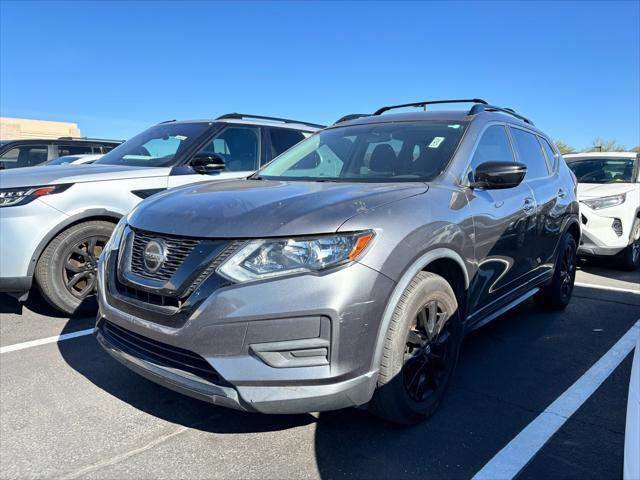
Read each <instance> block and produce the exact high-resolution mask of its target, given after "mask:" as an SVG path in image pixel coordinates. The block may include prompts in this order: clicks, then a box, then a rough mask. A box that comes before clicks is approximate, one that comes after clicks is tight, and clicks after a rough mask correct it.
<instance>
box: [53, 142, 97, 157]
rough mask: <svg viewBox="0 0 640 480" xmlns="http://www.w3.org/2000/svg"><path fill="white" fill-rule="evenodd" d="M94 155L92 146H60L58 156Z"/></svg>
mask: <svg viewBox="0 0 640 480" xmlns="http://www.w3.org/2000/svg"><path fill="white" fill-rule="evenodd" d="M90 153H93V152H92V149H91V145H58V156H59V157H66V156H67V155H87V154H90Z"/></svg>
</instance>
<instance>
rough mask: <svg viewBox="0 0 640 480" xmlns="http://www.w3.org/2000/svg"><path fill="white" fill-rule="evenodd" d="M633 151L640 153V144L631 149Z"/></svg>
mask: <svg viewBox="0 0 640 480" xmlns="http://www.w3.org/2000/svg"><path fill="white" fill-rule="evenodd" d="M631 151H632V152H636V153H640V145H638V146H637V147H634V148H632V149H631Z"/></svg>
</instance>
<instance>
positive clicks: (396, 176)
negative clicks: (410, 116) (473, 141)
mask: <svg viewBox="0 0 640 480" xmlns="http://www.w3.org/2000/svg"><path fill="white" fill-rule="evenodd" d="M465 128H466V123H464V122H452V123H449V122H395V123H378V124H366V125H354V126H350V127H349V126H346V127H337V128H330V129H327V130H323V131H321V132H319V133H317V134H316V135H313V136H312V137H310V138H308V139H307V140H305V141H303V142H301V143H299V144H298V145H296V146H295V147H293V148H291V149H290V150H288V151H286V152H285V153H283V154H282V155H280V156H279V157H277V158H276V159H275V160H274V161H272V162H271V163H269V164H268V165H266V166H265V167H264V168H262V169H261V170H260V171H259V172H258V173H257V174H256V175H255V176H254V177H253V178H265V179H281V180H313V181H345V182H351V181H356V182H357V181H360V182H402V181H405V182H415V181H427V180H430V179H432V178H434V177H435V176H436V175H438V174H439V173H440V172H441V171H442V170H443V169H444V167H445V166H446V165H447V164H448V163H449V160H450V159H451V157H452V155H453V153H454V152H455V150H456V148H457V146H458V144H459V143H460V139H461V138H462V134H463V133H464V130H465Z"/></svg>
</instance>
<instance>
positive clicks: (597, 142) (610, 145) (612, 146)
mask: <svg viewBox="0 0 640 480" xmlns="http://www.w3.org/2000/svg"><path fill="white" fill-rule="evenodd" d="M626 150H627V149H626V147H625V146H624V145H621V144H619V143H618V142H617V141H616V139H615V138H612V139H610V140H607V139H604V138H600V137H596V138H594V139H593V140H592V141H591V146H590V147H589V148H587V152H625V151H626Z"/></svg>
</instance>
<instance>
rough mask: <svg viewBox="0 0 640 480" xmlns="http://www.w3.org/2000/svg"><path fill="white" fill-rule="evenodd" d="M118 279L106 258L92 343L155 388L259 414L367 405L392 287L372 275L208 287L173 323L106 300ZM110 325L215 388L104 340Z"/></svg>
mask: <svg viewBox="0 0 640 480" xmlns="http://www.w3.org/2000/svg"><path fill="white" fill-rule="evenodd" d="M112 255H113V253H112ZM113 256H114V257H115V255H113ZM115 275H116V272H115V259H113V258H109V257H107V258H105V259H103V260H102V261H101V262H100V265H99V269H98V279H99V282H98V285H99V288H98V300H99V305H100V310H99V314H98V321H97V324H96V330H95V334H96V337H97V339H98V341H99V342H100V344H101V345H102V346H103V347H104V348H105V350H107V351H108V352H109V353H110V354H111V355H112V356H113V357H114V358H116V359H117V360H118V361H120V362H121V363H123V364H124V365H126V366H127V367H129V368H130V369H131V370H133V371H135V372H137V373H139V374H141V375H143V376H144V377H146V378H148V379H150V380H152V381H155V382H157V383H159V384H162V385H164V386H166V387H168V388H171V389H173V390H176V391H179V392H181V393H183V394H186V395H189V396H192V397H195V398H199V399H201V400H205V401H208V402H211V403H214V404H218V405H223V406H227V407H231V408H236V409H240V410H247V411H258V412H262V413H303V412H312V411H323V410H335V409H340V408H345V407H351V406H357V405H362V404H365V403H367V402H368V401H369V400H370V399H371V396H372V394H373V391H374V388H375V384H376V379H377V371H372V370H371V369H370V368H371V363H372V357H373V352H374V350H375V348H374V347H375V341H376V338H377V335H378V330H379V325H380V320H381V318H382V312H383V310H384V308H385V306H386V299H387V298H388V297H389V296H390V294H391V292H392V290H393V287H394V285H395V284H394V282H392V281H391V280H389V279H388V278H387V277H385V276H383V275H381V274H379V273H378V272H376V271H374V270H372V269H370V268H369V267H366V266H364V265H362V264H359V263H354V264H352V265H350V266H347V267H343V268H340V269H337V270H335V271H332V272H328V273H325V274H323V275H302V276H295V277H286V278H280V279H274V280H270V281H264V282H258V283H252V284H244V285H230V286H226V287H222V288H217V289H216V290H214V291H213V292H212V293H210V292H209V293H207V285H206V282H205V283H203V284H202V286H201V287H200V288H198V289H197V290H196V291H194V292H193V294H192V297H193V296H195V297H196V298H197V297H198V296H202V297H203V298H201V299H200V300H199V302H198V303H197V304H196V306H195V307H194V309H193V310H192V311H191V312H189V313H188V316H187V318H182V319H180V320H178V318H179V316H180V313H181V312H180V311H178V312H175V313H173V314H172V315H169V316H168V317H172V316H175V319H176V321H175V322H174V323H173V324H172V321H171V319H170V318H167V316H166V315H164V314H162V313H159V312H157V311H152V310H149V311H148V312H146V313H144V312H143V310H141V309H140V308H139V307H140V304H139V302H138V303H137V305H133V304H132V305H131V307H132V308H131V309H129V308H128V307H127V306H126V305H125V304H123V303H122V302H123V301H124V302H127V301H128V300H127V299H126V298H123V297H122V296H121V295H118V293H117V292H113V291H112V288H113V283H114V281H113V280H114V279H113V277H114V276H115ZM371 299H376V300H371ZM114 305H118V308H116V307H115V306H114ZM134 307H135V308H134ZM126 310H129V312H127V311H126ZM110 325H114V326H115V327H116V329H118V328H119V329H124V330H125V331H124V333H123V335H124V336H127V335H134V336H136V338H138V337H140V341H144V340H147V341H149V342H152V343H154V344H157V346H158V347H159V348H164V349H165V350H162V351H161V352H162V353H163V354H164V353H165V352H166V351H168V350H171V351H173V352H178V354H180V352H181V351H186V352H188V353H192V354H194V355H195V356H197V357H199V358H200V359H202V360H203V361H205V362H206V364H207V365H206V366H208V367H210V369H211V372H215V374H216V375H219V380H215V378H214V379H213V380H212V376H211V375H210V376H209V377H208V378H205V377H207V375H200V374H198V371H197V370H193V369H191V370H190V371H188V370H189V369H187V368H186V367H184V366H182V367H181V366H180V365H178V364H176V363H173V360H171V361H164V360H163V358H164V359H166V357H167V355H164V357H163V358H159V357H157V356H154V355H150V356H149V355H146V354H145V352H144V351H141V349H140V348H132V342H129V343H127V342H126V341H125V342H123V341H118V339H117V338H116V339H115V340H114V337H113V336H111V337H110V336H109V335H108V332H105V329H107V330H108V329H109V326H110ZM133 343H135V342H133ZM145 345H146V344H145ZM154 348H155V347H154ZM194 371H195V372H196V374H194Z"/></svg>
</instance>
